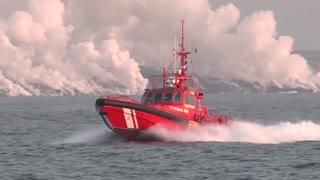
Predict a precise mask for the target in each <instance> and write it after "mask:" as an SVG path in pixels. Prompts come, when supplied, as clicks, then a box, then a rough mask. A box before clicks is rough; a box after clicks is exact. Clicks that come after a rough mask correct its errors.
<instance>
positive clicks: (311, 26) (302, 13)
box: [210, 0, 320, 50]
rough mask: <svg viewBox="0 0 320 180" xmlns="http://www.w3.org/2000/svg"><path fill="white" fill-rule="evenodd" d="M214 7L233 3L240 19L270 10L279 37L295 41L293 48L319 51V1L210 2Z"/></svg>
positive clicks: (221, 0) (218, 0) (254, 0)
mask: <svg viewBox="0 0 320 180" xmlns="http://www.w3.org/2000/svg"><path fill="white" fill-rule="evenodd" d="M210 1H211V2H212V3H213V4H214V7H216V6H217V5H221V4H226V3H233V4H235V5H236V6H237V7H238V8H239V9H240V11H241V17H242V18H243V17H245V16H247V15H250V14H252V13H253V12H256V11H259V10H272V11H273V12H274V16H275V19H276V21H277V23H278V25H277V31H278V34H279V35H289V36H291V37H293V38H294V39H295V43H294V48H295V49H300V50H320V20H319V18H320V0H210Z"/></svg>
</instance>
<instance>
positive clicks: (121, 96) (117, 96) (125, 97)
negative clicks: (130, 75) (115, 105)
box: [100, 94, 136, 102]
mask: <svg viewBox="0 0 320 180" xmlns="http://www.w3.org/2000/svg"><path fill="white" fill-rule="evenodd" d="M100 99H108V100H121V101H127V102H136V100H134V99H131V98H130V97H129V96H128V95H124V94H105V95H102V96H100Z"/></svg>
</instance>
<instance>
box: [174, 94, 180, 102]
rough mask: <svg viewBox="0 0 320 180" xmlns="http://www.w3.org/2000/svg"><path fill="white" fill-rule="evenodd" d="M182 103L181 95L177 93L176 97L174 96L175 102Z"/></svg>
mask: <svg viewBox="0 0 320 180" xmlns="http://www.w3.org/2000/svg"><path fill="white" fill-rule="evenodd" d="M180 101H181V93H180V92H177V93H176V94H175V95H174V102H180Z"/></svg>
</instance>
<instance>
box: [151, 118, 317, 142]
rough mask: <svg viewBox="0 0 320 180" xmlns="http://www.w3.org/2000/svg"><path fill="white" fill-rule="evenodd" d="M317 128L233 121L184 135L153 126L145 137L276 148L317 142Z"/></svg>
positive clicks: (304, 123) (308, 123)
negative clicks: (241, 143)
mask: <svg viewBox="0 0 320 180" xmlns="http://www.w3.org/2000/svg"><path fill="white" fill-rule="evenodd" d="M319 132H320V124H317V123H315V122H312V121H306V120H304V121H300V122H297V123H292V122H279V123H277V124H273V125H262V124H259V123H254V122H245V121H237V122H234V123H233V124H232V125H230V126H228V127H227V126H201V127H200V126H199V127H192V128H188V129H187V130H185V131H180V132H177V131H170V130H168V129H166V128H164V127H161V126H154V127H152V128H150V129H149V133H151V134H153V135H156V136H158V137H160V138H161V139H163V140H164V141H175V142H210V141H212V142H245V143H257V144H278V143H289V142H297V141H320V133H319Z"/></svg>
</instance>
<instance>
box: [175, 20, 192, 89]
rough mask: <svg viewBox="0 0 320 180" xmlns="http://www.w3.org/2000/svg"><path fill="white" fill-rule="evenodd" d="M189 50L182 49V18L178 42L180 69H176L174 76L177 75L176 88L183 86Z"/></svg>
mask: <svg viewBox="0 0 320 180" xmlns="http://www.w3.org/2000/svg"><path fill="white" fill-rule="evenodd" d="M190 53H191V52H185V49H184V20H183V19H182V20H181V44H180V52H179V53H178V54H179V56H180V69H179V70H178V72H177V74H176V76H177V77H178V80H179V81H178V83H177V84H176V86H177V88H183V87H184V84H185V80H186V78H187V77H186V73H185V72H186V70H187V61H186V59H187V54H190Z"/></svg>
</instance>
